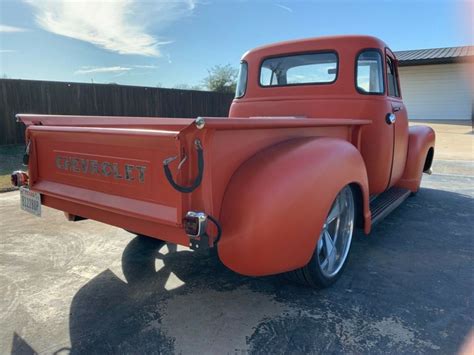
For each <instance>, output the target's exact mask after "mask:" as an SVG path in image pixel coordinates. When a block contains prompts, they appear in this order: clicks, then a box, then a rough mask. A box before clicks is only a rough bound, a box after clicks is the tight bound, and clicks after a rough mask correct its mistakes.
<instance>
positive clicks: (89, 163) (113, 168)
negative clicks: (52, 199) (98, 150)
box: [56, 155, 146, 183]
mask: <svg viewBox="0 0 474 355" xmlns="http://www.w3.org/2000/svg"><path fill="white" fill-rule="evenodd" d="M56 168H58V169H59V170H63V171H69V172H73V173H80V174H86V175H100V176H104V177H109V176H112V177H113V178H114V179H116V180H126V181H134V180H138V181H139V182H140V183H143V182H145V170H146V166H141V165H133V164H123V166H121V165H120V164H119V163H112V162H108V161H99V160H95V159H84V158H76V157H70V156H62V155H58V156H56Z"/></svg>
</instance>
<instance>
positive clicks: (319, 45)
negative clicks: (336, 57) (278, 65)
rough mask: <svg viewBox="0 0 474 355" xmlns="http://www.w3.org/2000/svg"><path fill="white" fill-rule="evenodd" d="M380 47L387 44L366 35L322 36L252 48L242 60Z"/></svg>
mask: <svg viewBox="0 0 474 355" xmlns="http://www.w3.org/2000/svg"><path fill="white" fill-rule="evenodd" d="M348 46H350V47H354V48H357V49H363V48H380V49H383V48H385V47H387V45H386V44H385V43H384V42H383V41H382V40H380V39H378V38H377V37H373V36H366V35H344V36H324V37H314V38H306V39H298V40H292V41H284V42H278V43H273V44H268V45H265V46H261V47H257V48H254V49H252V50H250V51H248V52H246V53H245V54H244V55H243V56H242V60H251V59H255V58H262V57H268V56H274V55H278V54H284V53H298V52H308V51H319V50H336V51H337V49H338V48H341V47H348Z"/></svg>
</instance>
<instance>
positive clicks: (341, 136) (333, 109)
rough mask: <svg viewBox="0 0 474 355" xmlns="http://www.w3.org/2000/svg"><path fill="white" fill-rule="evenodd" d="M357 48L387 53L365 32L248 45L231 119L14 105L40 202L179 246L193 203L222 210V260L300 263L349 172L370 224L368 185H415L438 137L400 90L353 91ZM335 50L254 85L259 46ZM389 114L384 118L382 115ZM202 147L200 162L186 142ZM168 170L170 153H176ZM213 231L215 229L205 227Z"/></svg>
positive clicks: (249, 270)
mask: <svg viewBox="0 0 474 355" xmlns="http://www.w3.org/2000/svg"><path fill="white" fill-rule="evenodd" d="M365 48H371V49H376V50H378V51H379V52H380V53H381V56H382V62H383V65H384V67H383V73H384V75H385V78H384V81H385V82H387V80H388V78H387V76H386V72H387V70H386V69H387V68H386V65H387V64H386V60H385V59H384V58H385V56H389V57H392V60H394V62H395V63H396V60H395V58H393V54H392V53H391V52H390V50H389V49H388V48H387V46H386V45H385V44H384V43H383V42H382V41H380V40H378V39H376V38H373V37H367V36H339V37H323V38H316V39H309V40H302V41H290V42H284V43H280V44H275V45H270V46H265V47H261V48H257V49H255V50H253V51H250V52H248V53H246V54H245V55H244V57H243V60H244V61H246V62H247V63H248V78H247V88H246V93H245V95H244V96H243V97H242V98H239V99H235V100H234V102H233V104H232V107H231V109H230V117H229V118H211V117H208V118H204V127H198V125H196V123H195V120H192V119H170V118H145V117H87V116H51V115H22V114H20V115H18V117H19V119H20V120H21V121H22V122H24V123H25V124H26V125H27V127H28V128H27V134H26V136H27V140H28V141H30V142H31V145H30V164H29V177H30V187H31V189H32V190H34V191H37V192H40V193H41V194H42V203H43V204H44V205H46V206H50V207H53V208H56V209H59V210H62V211H64V212H66V213H67V214H68V216H69V218H70V219H73V218H72V217H71V216H81V217H85V218H90V219H94V220H98V221H102V222H104V223H108V224H111V225H114V226H118V227H121V228H124V229H127V230H130V231H133V232H136V233H140V234H144V235H148V236H152V237H155V238H159V239H163V240H166V241H169V242H172V243H177V244H182V245H188V243H189V237H188V236H187V235H186V234H185V233H184V230H183V225H182V219H183V217H184V215H185V214H186V212H187V211H191V210H193V211H203V212H206V213H207V214H210V215H212V216H214V217H215V218H217V219H218V220H220V222H221V225H222V229H223V234H222V238H221V240H220V241H219V243H218V252H219V257H220V258H221V260H222V261H223V263H224V264H225V265H227V266H228V267H229V268H231V269H232V270H235V271H236V272H239V273H242V274H246V275H269V274H276V273H280V272H285V271H289V270H293V269H296V268H299V267H301V266H303V265H305V264H306V263H307V262H308V261H309V259H310V258H311V255H312V253H313V251H314V248H315V245H316V243H317V241H318V238H319V234H320V230H321V227H322V225H323V223H324V220H325V218H326V216H327V214H328V211H329V209H330V207H331V204H332V202H333V200H334V198H335V196H336V195H337V193H338V192H339V191H340V190H341V189H342V187H344V186H345V185H347V184H353V185H354V186H356V188H357V191H358V192H359V194H360V205H359V206H358V207H359V210H358V213H359V215H360V220H361V221H362V225H361V227H363V228H364V230H365V232H366V233H369V232H370V228H371V213H370V208H369V196H371V195H375V194H379V193H382V192H383V191H385V190H387V189H388V188H389V187H391V186H399V187H405V188H408V189H410V190H412V191H416V190H418V188H419V185H420V181H421V174H422V170H423V169H424V165H425V161H426V156H427V154H428V151H429V150H430V149H431V148H434V133H433V131H432V130H431V129H429V128H427V127H415V128H412V129H410V130H408V118H407V112H406V108H405V106H404V104H403V101H402V97H390V96H389V95H388V94H387V85H385V90H384V92H383V93H381V94H380V95H366V94H363V93H361V92H359V91H357V89H356V84H355V80H356V75H355V68H356V58H357V55H358V54H359V53H360V52H361V50H363V49H365ZM325 51H331V52H335V53H337V57H338V59H339V62H338V68H337V79H336V80H335V82H334V83H330V84H321V85H313V84H308V85H296V86H285V87H282V86H279V87H261V86H260V85H259V80H260V64H261V63H262V61H263V60H264V59H266V58H268V57H274V56H277V55H291V54H297V53H310V52H316V53H317V52H325ZM389 113H393V114H394V115H395V116H396V121H395V122H394V123H387V121H386V116H387V114H389ZM196 139H199V140H200V142H201V144H202V147H203V152H204V162H205V165H204V174H203V180H202V183H201V184H200V186H199V187H198V188H197V189H196V190H195V191H193V192H192V193H189V194H186V193H181V192H178V191H176V190H175V189H174V188H173V187H172V186H171V185H170V183H169V182H168V181H167V180H166V177H165V174H164V172H163V160H165V159H167V158H169V157H174V156H176V157H177V158H176V160H174V161H173V162H172V163H170V164H169V167H170V169H171V172H172V175H173V178H174V180H175V181H177V182H178V183H179V184H181V185H189V184H190V183H191V182H192V181H193V180H194V178H195V177H196V175H197V173H198V169H197V154H196V150H195V146H194V144H195V143H194V142H195V140H196ZM182 161H183V163H182V164H181V168H180V169H178V166H179V165H180V164H179V163H180V162H182ZM211 234H212V233H211Z"/></svg>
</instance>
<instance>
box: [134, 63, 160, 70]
mask: <svg viewBox="0 0 474 355" xmlns="http://www.w3.org/2000/svg"><path fill="white" fill-rule="evenodd" d="M133 67H134V68H137V69H158V66H157V65H153V64H149V65H138V64H137V65H134V66H133Z"/></svg>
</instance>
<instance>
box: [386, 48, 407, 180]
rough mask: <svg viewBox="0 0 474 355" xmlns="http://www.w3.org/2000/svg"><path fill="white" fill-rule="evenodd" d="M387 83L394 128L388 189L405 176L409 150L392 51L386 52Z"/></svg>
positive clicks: (389, 118) (388, 121)
mask: <svg viewBox="0 0 474 355" xmlns="http://www.w3.org/2000/svg"><path fill="white" fill-rule="evenodd" d="M385 74H386V77H385V82H386V83H387V101H388V102H387V103H388V105H387V114H386V124H388V125H390V126H392V128H393V154H392V170H391V174H390V181H389V185H388V187H391V186H393V185H394V184H395V183H396V182H397V181H398V180H399V179H400V178H401V177H402V175H403V171H404V170H405V164H406V158H407V150H408V115H407V110H406V107H405V105H404V104H403V100H402V95H401V92H400V83H399V77H398V65H397V60H396V58H395V55H394V54H393V53H392V51H391V50H390V49H388V48H387V49H386V50H385Z"/></svg>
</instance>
